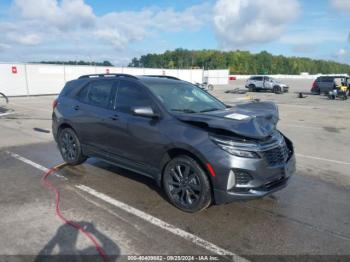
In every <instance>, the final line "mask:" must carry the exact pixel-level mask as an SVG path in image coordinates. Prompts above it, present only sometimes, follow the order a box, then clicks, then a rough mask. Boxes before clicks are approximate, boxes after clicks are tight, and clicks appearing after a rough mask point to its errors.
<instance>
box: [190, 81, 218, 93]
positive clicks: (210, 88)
mask: <svg viewBox="0 0 350 262" xmlns="http://www.w3.org/2000/svg"><path fill="white" fill-rule="evenodd" d="M195 85H196V86H198V87H199V88H201V89H203V90H205V91H213V90H214V86H213V85H212V84H209V83H208V82H203V83H195Z"/></svg>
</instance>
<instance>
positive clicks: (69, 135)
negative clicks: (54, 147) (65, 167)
mask: <svg viewBox="0 0 350 262" xmlns="http://www.w3.org/2000/svg"><path fill="white" fill-rule="evenodd" d="M58 145H59V149H60V152H61V155H62V158H63V160H64V161H65V162H66V163H67V164H70V165H79V164H81V163H83V162H84V161H85V160H86V157H85V156H84V155H83V154H82V150H81V145H80V142H79V139H78V137H77V135H76V134H75V132H74V131H73V130H72V129H71V128H65V129H63V130H61V131H60V132H59V137H58Z"/></svg>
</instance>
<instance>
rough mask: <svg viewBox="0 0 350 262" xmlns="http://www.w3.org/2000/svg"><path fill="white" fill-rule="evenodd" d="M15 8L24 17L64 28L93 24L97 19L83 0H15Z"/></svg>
mask: <svg viewBox="0 0 350 262" xmlns="http://www.w3.org/2000/svg"><path fill="white" fill-rule="evenodd" d="M14 8H15V9H17V10H18V11H19V13H20V16H21V17H22V18H23V19H26V20H34V21H40V22H41V23H44V24H48V25H51V26H57V27H58V28H64V29H68V28H75V27H79V26H82V27H86V26H91V25H93V24H94V20H95V19H96V17H95V15H94V13H93V10H92V8H91V7H90V6H89V5H86V4H85V3H84V1H83V0H62V1H57V0H14Z"/></svg>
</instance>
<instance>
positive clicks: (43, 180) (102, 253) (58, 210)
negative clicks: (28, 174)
mask: <svg viewBox="0 0 350 262" xmlns="http://www.w3.org/2000/svg"><path fill="white" fill-rule="evenodd" d="M57 171H58V169H57V168H51V169H49V171H47V172H46V173H44V175H43V177H42V178H41V183H42V185H43V186H44V187H46V188H47V189H49V190H51V191H52V192H54V193H55V195H56V215H57V216H58V217H59V218H60V219H61V220H62V221H63V222H64V223H66V224H68V225H70V226H72V227H74V228H75V229H77V230H79V231H80V232H81V233H82V234H84V235H85V236H86V237H87V238H88V239H89V240H90V241H91V242H92V243H93V244H94V246H95V248H96V250H97V252H98V253H99V255H100V256H101V257H102V259H103V261H104V262H108V261H109V259H108V256H107V255H106V252H105V251H104V249H103V248H102V247H101V246H100V244H99V243H98V242H97V240H96V238H95V237H94V236H93V235H91V234H90V233H89V232H87V231H86V230H85V229H84V228H83V227H82V226H80V225H79V224H76V223H74V222H72V221H69V220H68V219H66V218H65V217H64V216H63V215H62V212H61V208H60V191H59V190H58V189H57V188H56V187H55V186H54V185H53V184H52V183H51V182H50V181H48V180H47V178H48V177H49V175H51V174H53V173H55V172H57Z"/></svg>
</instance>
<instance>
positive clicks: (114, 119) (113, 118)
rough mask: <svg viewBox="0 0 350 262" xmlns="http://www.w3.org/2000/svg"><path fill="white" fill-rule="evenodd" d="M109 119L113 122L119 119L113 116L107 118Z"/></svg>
mask: <svg viewBox="0 0 350 262" xmlns="http://www.w3.org/2000/svg"><path fill="white" fill-rule="evenodd" d="M109 118H110V119H112V120H113V121H117V120H118V119H119V116H118V115H113V116H110V117H109Z"/></svg>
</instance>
